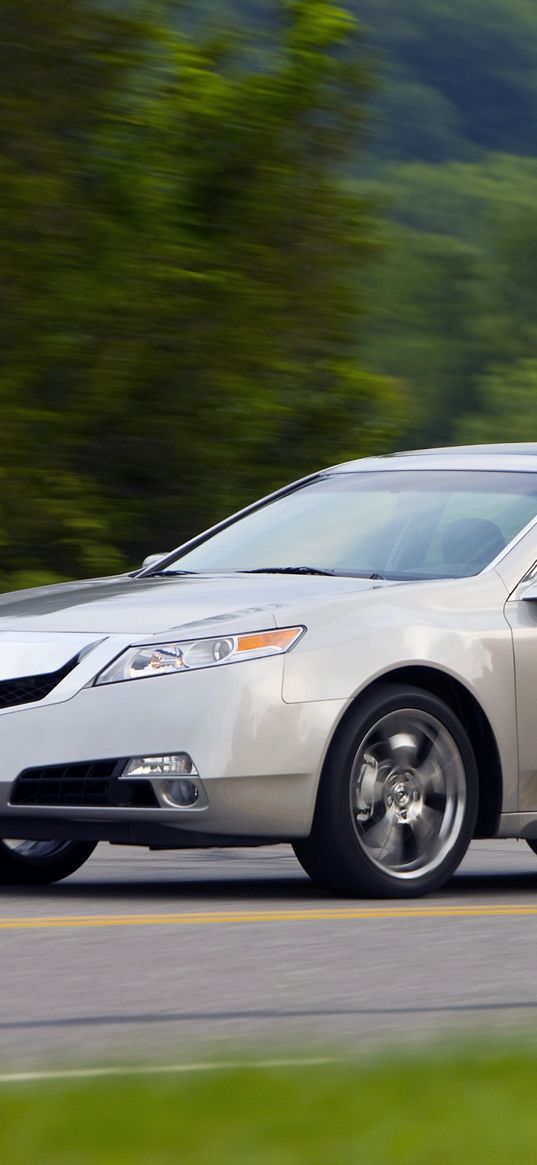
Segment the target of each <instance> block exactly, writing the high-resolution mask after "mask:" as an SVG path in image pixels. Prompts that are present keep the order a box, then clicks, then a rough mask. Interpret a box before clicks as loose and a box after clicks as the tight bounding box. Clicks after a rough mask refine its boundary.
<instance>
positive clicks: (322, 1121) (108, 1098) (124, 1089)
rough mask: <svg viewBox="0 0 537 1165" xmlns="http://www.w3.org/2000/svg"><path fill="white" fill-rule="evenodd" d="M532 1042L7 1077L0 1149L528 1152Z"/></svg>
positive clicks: (246, 1153)
mask: <svg viewBox="0 0 537 1165" xmlns="http://www.w3.org/2000/svg"><path fill="white" fill-rule="evenodd" d="M536 1090H537V1051H535V1050H532V1049H531V1048H522V1049H520V1050H516V1049H515V1050H512V1051H511V1050H506V1049H505V1048H498V1049H479V1048H477V1049H476V1048H472V1047H471V1046H470V1045H465V1046H463V1048H462V1049H460V1050H459V1051H457V1052H456V1051H438V1052H435V1053H433V1052H431V1051H430V1050H427V1051H422V1052H421V1053H412V1054H410V1055H402V1054H400V1053H398V1054H394V1055H393V1056H390V1057H388V1056H387V1055H384V1056H383V1057H382V1058H380V1059H379V1058H377V1059H375V1060H366V1059H364V1060H363V1061H359V1062H358V1061H357V1062H354V1063H349V1062H341V1063H337V1064H322V1063H320V1064H318V1065H313V1066H308V1067H304V1066H299V1065H297V1066H295V1067H286V1066H283V1067H279V1068H274V1067H273V1068H255V1067H252V1066H249V1065H248V1063H247V1062H245V1064H244V1067H240V1068H236V1069H232V1070H229V1069H222V1070H215V1071H213V1072H209V1073H194V1074H192V1075H183V1074H181V1075H177V1076H173V1075H162V1076H147V1077H137V1076H131V1077H126V1078H119V1079H118V1078H112V1077H109V1078H104V1079H93V1080H88V1081H85V1080H80V1079H73V1080H72V1081H68V1082H67V1083H66V1082H63V1081H62V1082H61V1083H60V1082H59V1081H55V1082H46V1083H39V1084H37V1083H32V1084H25V1085H22V1084H9V1085H4V1086H2V1088H0V1161H2V1162H4V1161H5V1162H18V1161H30V1162H39V1165H90V1163H91V1165H172V1163H173V1165H178V1163H180V1165H362V1163H363V1165H431V1163H432V1162H434V1165H465V1163H466V1162H468V1165H481V1163H486V1165H505V1163H506V1162H516V1165H526V1163H527V1165H535V1160H536V1155H537V1104H536V1101H535V1096H536Z"/></svg>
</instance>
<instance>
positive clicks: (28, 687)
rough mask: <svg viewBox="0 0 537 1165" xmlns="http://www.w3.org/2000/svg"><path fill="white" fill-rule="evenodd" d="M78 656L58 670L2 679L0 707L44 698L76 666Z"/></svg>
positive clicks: (30, 702) (28, 702) (0, 682)
mask: <svg viewBox="0 0 537 1165" xmlns="http://www.w3.org/2000/svg"><path fill="white" fill-rule="evenodd" d="M77 663H78V656H76V657H75V659H70V660H69V663H65V664H64V665H63V667H60V668H58V671H49V672H45V673H44V674H43V675H40V676H18V677H17V679H14V680H0V708H11V707H13V705H15V704H32V703H34V702H35V701H36V700H44V698H45V696H48V695H49V693H50V692H52V691H53V690H54V688H56V687H57V686H58V684H59V683H61V681H62V680H63V679H65V677H66V676H68V675H69V672H71V671H72V670H73V668H74V667H76V664H77Z"/></svg>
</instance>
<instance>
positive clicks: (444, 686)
mask: <svg viewBox="0 0 537 1165" xmlns="http://www.w3.org/2000/svg"><path fill="white" fill-rule="evenodd" d="M387 684H409V685H410V686H411V687H414V688H420V689H421V690H422V691H424V692H429V693H431V694H432V695H434V696H437V697H438V698H439V699H440V700H443V701H444V703H445V704H447V705H448V707H449V708H450V709H451V711H452V712H454V714H455V715H456V716H457V717H458V719H459V720H460V721H461V723H462V725H463V727H464V728H465V730H466V732H467V733H468V737H469V740H470V743H471V745H472V748H473V751H474V755H475V759H476V764H477V771H478V777H479V809H478V814H477V822H476V827H475V833H474V836H475V837H494V835H495V834H496V831H497V828H498V824H499V820H500V814H501V811H502V800H503V775H502V767H501V761H500V753H499V749H498V744H497V742H496V737H495V735H494V731H493V729H492V725H491V723H490V721H489V719H488V717H487V716H486V714H485V712H484V711H483V709H482V707H481V705H480V703H479V701H478V700H477V699H476V697H475V696H474V695H473V694H472V692H470V691H469V690H468V688H466V687H465V686H464V684H463V683H461V682H460V681H459V680H457V679H455V678H454V677H453V676H450V675H448V674H447V673H446V672H443V671H441V670H440V668H436V667H427V666H426V665H420V664H418V665H411V666H404V667H399V668H394V669H393V670H392V671H389V672H386V673H385V674H384V675H382V676H379V677H377V679H375V680H373V681H372V682H371V683H370V684H368V685H367V687H365V688H363V689H362V690H361V691H360V692H359V694H358V695H357V696H356V697H355V698H354V700H353V701H352V703H351V704H349V706H348V708H346V709H345V713H344V715H343V716H342V718H341V720H340V721H339V723H338V724H337V727H336V729H335V732H334V735H333V737H332V739H331V741H330V745H329V748H328V751H327V754H326V757H325V760H324V764H323V771H324V769H325V768H326V767H327V765H328V764H329V763H330V758H331V755H332V751H333V749H334V747H335V744H336V741H337V740H338V739H339V735H340V732H341V731H342V730H343V728H344V726H345V725H346V723H347V721H348V720H349V719H350V717H351V716H352V715H353V714H354V713H355V711H356V709H357V708H359V706H360V704H361V703H362V702H363V701H364V699H365V698H369V697H370V696H371V695H372V694H373V693H374V692H375V691H376V690H379V689H381V688H383V687H385V686H386V685H387Z"/></svg>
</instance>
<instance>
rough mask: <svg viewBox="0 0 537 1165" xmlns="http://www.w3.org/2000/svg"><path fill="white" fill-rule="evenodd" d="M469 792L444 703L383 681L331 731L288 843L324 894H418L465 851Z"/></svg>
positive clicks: (460, 744) (466, 749)
mask: <svg viewBox="0 0 537 1165" xmlns="http://www.w3.org/2000/svg"><path fill="white" fill-rule="evenodd" d="M478 794H479V783H478V774H477V766H476V761H475V757H474V753H473V750H472V746H471V744H470V741H469V739H468V736H467V734H466V732H465V730H464V728H463V726H462V724H461V723H460V721H459V720H458V718H457V717H456V716H455V714H454V713H453V712H452V711H451V709H450V708H449V707H448V706H447V705H446V704H445V703H444V702H443V701H442V700H440V699H438V698H437V697H436V696H433V695H430V694H429V693H427V692H424V691H422V690H421V689H419V688H413V687H407V686H404V687H403V686H399V685H397V686H396V685H392V684H389V685H388V684H386V685H382V686H379V687H377V688H376V689H375V691H374V692H372V693H371V694H370V695H369V696H368V697H366V698H365V699H364V700H363V701H362V702H361V703H360V704H359V705H358V706H357V707H356V709H355V710H354V711H353V712H352V713H351V714H350V715H349V717H348V718H347V720H346V721H345V722H344V724H343V726H342V728H341V729H340V731H339V732H338V733H337V735H336V737H335V739H334V742H333V744H332V746H331V748H330V750H329V754H328V757H327V761H326V763H325V766H324V770H323V774H322V777H321V781H320V785H319V791H318V796H317V803H316V807H315V813H314V819H313V827H312V831H311V834H310V835H309V837H307V838H304V839H301V840H299V841H295V842H294V851H295V854H296V856H297V858H298V860H299V862H300V863H301V865H302V867H303V868H304V870H305V871H306V873H307V874H309V875H310V877H311V878H312V879H313V881H314V882H316V883H317V884H318V885H319V886H321V887H322V888H323V889H325V890H328V891H329V892H330V893H332V894H337V895H343V896H348V897H384V898H414V897H418V896H420V895H422V894H427V893H430V892H431V891H432V890H436V889H438V887H439V886H442V885H443V883H444V882H446V881H447V879H448V878H449V877H450V876H451V874H453V872H454V871H455V870H456V868H457V866H458V865H459V863H460V861H461V860H462V858H463V857H464V854H465V853H466V850H467V848H468V845H469V843H470V841H471V839H472V836H473V833H474V829H475V822H476V816H477V808H478Z"/></svg>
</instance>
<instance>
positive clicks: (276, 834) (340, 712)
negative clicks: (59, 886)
mask: <svg viewBox="0 0 537 1165" xmlns="http://www.w3.org/2000/svg"><path fill="white" fill-rule="evenodd" d="M0 645H1V650H0V755H1V757H2V766H1V770H0V830H1V834H2V836H3V837H4V840H3V841H2V842H0V880H1V881H4V882H18V883H36V882H47V881H52V880H55V879H59V878H62V877H66V876H67V875H68V874H70V873H72V872H73V871H74V870H75V869H77V868H78V867H79V866H80V865H81V864H82V862H83V861H84V860H85V859H86V858H87V857H88V855H89V854H90V853H91V851H92V850H93V848H94V846H95V845H96V843H97V842H98V841H109V842H112V843H120V844H129V845H142V846H148V847H150V848H155V849H162V848H167V849H177V848H183V847H188V848H191V847H195V846H197V847H208V846H226V845H233V846H237V845H266V844H274V843H277V842H282V841H288V842H291V843H292V844H293V846H294V850H295V853H296V855H297V857H298V859H299V861H300V862H301V863H302V865H303V867H304V869H305V870H306V871H307V872H308V874H309V875H310V876H311V877H312V878H313V879H314V881H315V882H316V883H318V884H319V885H320V886H322V887H324V888H325V889H327V890H329V891H331V892H333V893H335V894H344V895H384V896H388V897H390V896H391V897H410V896H415V895H419V894H424V893H426V892H429V891H431V890H434V889H436V888H437V887H438V886H440V885H442V883H443V882H445V880H446V879H447V878H449V876H450V875H451V874H452V873H453V871H454V870H455V869H456V867H457V865H458V864H459V862H460V861H461V859H462V857H463V855H464V853H465V851H466V849H467V847H468V845H469V842H470V840H471V839H472V837H475V836H478V837H493V836H501V837H524V838H526V839H527V840H528V842H529V844H530V845H531V847H532V849H533V848H535V849H536V850H537V697H536V692H537V445H517V446H481V447H475V448H470V447H469V448H460V449H440V450H432V451H431V450H427V451H424V452H418V453H410V454H399V455H396V456H391V457H379V458H371V459H365V460H361V461H354V462H350V463H348V464H345V465H339V466H337V467H335V468H332V469H328V470H325V471H322V472H320V473H317V474H314V475H312V476H311V477H308V478H307V479H306V480H303V481H300V482H298V483H296V484H294V485H292V486H289V487H288V488H287V489H284V490H281V491H279V492H278V493H276V494H273V495H271V497H269V498H267V499H264V500H262V501H261V502H259V503H257V504H256V505H254V506H250V507H249V508H248V509H246V510H244V511H242V512H241V513H240V514H238V515H236V516H234V517H232V518H230V519H228V520H227V521H225V522H222V523H221V524H220V525H218V526H216V527H215V528H213V529H212V530H210V531H208V532H206V533H204V534H202V535H200V536H199V537H198V538H195V539H193V540H192V541H191V542H189V543H187V544H186V545H184V546H182V547H180V548H179V549H178V550H175V551H174V552H172V553H170V554H168V555H165V556H162V557H160V558H159V559H158V561H157V562H153V561H152V562H150V563H149V564H147V565H146V566H145V567H144V568H143V569H142V570H139V571H137V572H135V573H134V574H131V575H122V576H120V577H116V578H105V579H97V580H93V581H90V582H77V583H71V584H65V585H61V586H54V587H42V588H39V589H37V590H30V591H22V592H19V593H15V594H6V595H3V596H2V597H0ZM534 839H535V840H534Z"/></svg>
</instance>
